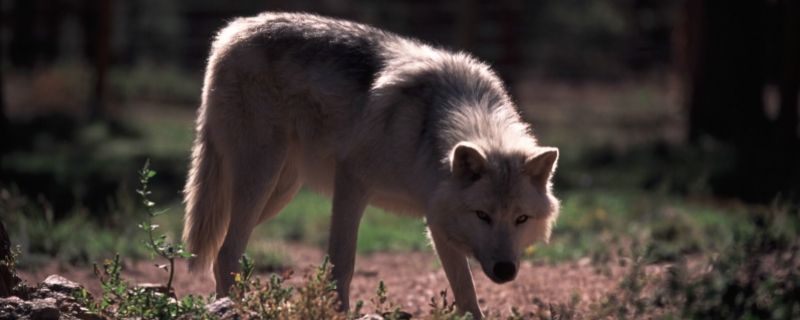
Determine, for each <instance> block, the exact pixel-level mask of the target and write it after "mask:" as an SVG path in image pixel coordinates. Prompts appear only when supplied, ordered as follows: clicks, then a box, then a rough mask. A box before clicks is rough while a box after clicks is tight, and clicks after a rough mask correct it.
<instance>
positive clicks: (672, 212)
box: [528, 189, 753, 262]
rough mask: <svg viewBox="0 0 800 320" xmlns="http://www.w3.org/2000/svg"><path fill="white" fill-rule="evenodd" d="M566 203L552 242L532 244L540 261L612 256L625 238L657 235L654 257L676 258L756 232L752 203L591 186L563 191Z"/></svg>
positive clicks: (532, 253) (533, 253) (531, 255)
mask: <svg viewBox="0 0 800 320" xmlns="http://www.w3.org/2000/svg"><path fill="white" fill-rule="evenodd" d="M561 198H562V199H563V202H562V209H561V214H560V216H559V219H558V221H557V224H556V227H555V228H554V229H553V235H552V237H551V241H550V244H549V245H543V244H538V245H536V246H535V249H532V250H529V251H528V252H529V255H528V256H529V258H530V259H533V260H535V261H544V262H558V261H563V260H573V259H579V258H583V257H590V258H593V259H594V260H600V261H601V262H602V261H603V260H607V259H608V258H609V257H610V256H611V255H612V253H613V252H614V251H615V250H616V249H618V248H619V247H622V246H625V243H624V242H625V241H629V240H630V239H639V240H642V241H648V240H653V241H654V243H655V246H654V247H653V249H652V250H653V251H652V253H651V254H652V255H651V257H650V259H652V260H653V261H654V262H655V261H674V260H675V259H677V258H678V257H679V256H681V255H684V254H691V253H698V252H702V251H708V250H715V249H719V248H721V247H724V246H726V245H730V244H731V243H732V242H733V240H734V235H735V234H737V233H748V232H752V230H753V227H752V224H751V223H750V222H749V220H748V215H747V214H746V207H743V206H742V207H735V206H729V207H720V206H718V205H711V204H705V203H699V202H690V201H687V200H683V199H681V198H679V197H674V196H667V195H659V194H654V193H648V192H635V191H620V190H605V189H589V190H576V191H571V192H569V193H567V194H564V195H562V196H561Z"/></svg>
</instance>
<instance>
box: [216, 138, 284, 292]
mask: <svg viewBox="0 0 800 320" xmlns="http://www.w3.org/2000/svg"><path fill="white" fill-rule="evenodd" d="M270 131H271V132H269V134H267V135H264V134H263V132H258V133H255V132H254V133H252V135H250V134H247V135H245V136H244V139H241V140H239V141H231V146H229V148H232V149H233V150H235V152H232V153H230V157H228V159H226V160H228V162H227V165H228V166H227V169H228V170H229V172H230V177H231V180H230V182H231V189H232V192H231V201H230V205H231V218H230V223H229V224H228V232H227V234H226V236H225V241H224V242H223V243H222V247H221V248H220V250H219V253H218V254H217V259H216V261H215V263H214V278H215V279H216V281H217V294H218V295H220V296H224V295H227V294H228V291H229V290H230V287H231V285H233V283H234V277H233V274H234V273H235V272H237V271H239V263H238V261H239V258H240V257H241V256H242V254H244V251H245V248H246V247H247V241H248V240H249V239H250V234H251V233H252V232H253V229H254V228H255V226H256V225H257V224H258V222H259V221H260V218H261V216H262V213H263V212H264V211H265V208H266V205H267V203H268V201H269V200H270V198H271V195H272V193H273V191H274V190H275V187H276V185H277V183H278V180H279V177H280V173H281V170H282V168H283V166H284V163H285V161H286V154H287V149H288V138H287V137H286V134H285V133H284V132H282V131H280V130H278V129H275V130H270Z"/></svg>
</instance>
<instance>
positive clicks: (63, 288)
mask: <svg viewBox="0 0 800 320" xmlns="http://www.w3.org/2000/svg"><path fill="white" fill-rule="evenodd" d="M42 284H43V285H44V287H46V288H47V289H50V291H53V292H61V293H64V294H66V295H70V294H72V293H73V292H76V291H80V290H83V286H82V285H80V284H78V283H76V282H73V281H70V280H67V279H66V278H64V277H62V276H59V275H55V274H54V275H51V276H49V277H47V279H44V282H42Z"/></svg>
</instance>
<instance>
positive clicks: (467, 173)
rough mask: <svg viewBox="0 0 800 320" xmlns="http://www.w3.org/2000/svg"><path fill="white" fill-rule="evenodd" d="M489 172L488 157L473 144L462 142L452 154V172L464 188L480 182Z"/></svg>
mask: <svg viewBox="0 0 800 320" xmlns="http://www.w3.org/2000/svg"><path fill="white" fill-rule="evenodd" d="M488 170H489V161H487V160H486V155H484V154H483V151H481V149H480V147H478V146H476V145H475V144H473V143H470V142H460V143H458V144H457V145H456V147H455V148H453V152H452V153H450V172H451V173H452V174H453V179H456V180H458V181H461V182H462V186H464V187H467V186H469V185H471V184H472V183H473V182H475V181H478V180H479V179H480V178H481V176H483V175H484V174H486V172H487V171H488Z"/></svg>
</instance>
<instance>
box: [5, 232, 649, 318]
mask: <svg viewBox="0 0 800 320" xmlns="http://www.w3.org/2000/svg"><path fill="white" fill-rule="evenodd" d="M288 246H289V247H288V248H287V251H288V252H290V253H291V255H292V269H294V270H295V275H294V277H293V278H292V279H291V280H290V281H289V284H290V285H299V284H301V283H302V281H303V275H304V274H307V273H309V272H310V271H311V265H312V264H314V265H316V264H319V263H320V262H321V261H322V257H323V254H324V253H323V251H322V250H320V249H317V248H311V247H307V246H302V245H288ZM156 262H158V263H163V261H161V260H158V259H157V260H156V261H155V262H153V261H136V262H132V261H127V262H125V265H124V267H123V276H124V277H125V278H127V279H130V280H131V282H132V283H157V282H166V280H167V274H166V273H165V272H164V271H163V270H160V269H157V268H156V267H154V266H153V265H154V264H155V263H156ZM256 263H258V261H256ZM608 267H609V268H610V270H611V276H610V277H609V276H607V275H603V274H602V273H600V272H598V271H597V267H596V266H593V265H592V264H591V263H589V261H588V259H582V260H579V261H576V262H566V263H561V264H557V265H550V264H533V263H531V262H527V261H526V262H523V263H522V265H521V268H520V271H519V274H518V276H517V279H516V280H514V281H513V282H511V283H508V284H504V285H497V284H494V283H492V282H491V281H490V280H489V279H488V278H487V277H486V276H485V275H484V274H483V272H482V271H481V270H480V267H479V266H478V265H477V263H472V268H473V276H474V278H475V285H476V290H477V293H478V298H479V302H480V305H481V307H482V309H483V310H484V313H486V312H487V311H488V312H500V313H501V314H502V315H509V314H510V307H511V306H517V307H518V308H519V309H520V311H523V312H530V311H537V309H536V308H537V307H536V305H535V304H534V303H533V301H534V299H539V300H541V301H543V302H545V303H568V302H569V301H570V299H571V298H572V297H573V296H574V295H576V294H578V295H580V303H579V305H578V310H579V311H580V312H581V313H585V312H586V311H588V310H589V305H590V304H591V303H592V302H595V301H598V299H599V298H600V297H601V296H602V295H603V294H605V293H606V292H608V291H609V290H613V289H615V288H616V287H617V284H618V283H619V281H620V279H621V277H622V274H623V272H624V269H623V268H621V267H619V266H617V265H616V264H614V265H609V266H608ZM650 268H655V269H659V268H660V267H650ZM20 271H21V276H22V278H23V279H25V280H27V281H28V283H29V284H34V283H38V282H41V281H43V280H44V279H45V278H46V277H47V276H48V275H51V274H59V275H61V276H63V277H65V278H67V279H69V280H72V281H76V282H78V283H81V284H83V285H84V286H86V287H87V289H88V290H89V291H91V292H92V293H93V294H94V295H95V297H97V296H98V295H99V293H100V283H99V281H98V280H97V279H96V278H95V277H94V275H93V274H92V272H91V267H80V268H76V267H70V266H64V265H63V264H62V265H60V264H59V263H58V262H53V263H51V264H50V265H47V266H43V267H41V268H39V269H38V270H35V271H33V272H31V271H26V270H20ZM651 272H659V270H649V272H648V273H651ZM259 275H260V276H261V277H262V278H265V277H266V276H268V273H261V274H259ZM379 280H383V281H384V282H385V283H386V286H387V288H388V298H389V299H388V300H389V301H390V302H392V303H394V304H395V305H402V308H403V310H404V311H406V312H409V313H411V314H413V315H414V316H415V317H421V316H423V315H426V314H428V312H429V311H430V306H429V303H430V299H431V298H432V297H436V298H437V301H440V300H441V299H440V298H439V292H440V291H442V290H445V289H448V288H449V286H448V284H447V280H446V278H445V275H444V271H443V270H442V269H441V267H439V262H438V259H437V258H436V256H435V255H434V254H433V253H422V252H416V253H379V254H373V255H367V256H359V257H357V259H356V271H355V275H354V277H353V282H352V285H351V299H350V300H351V305H352V304H353V303H354V301H356V300H363V301H364V310H372V308H373V307H374V306H373V305H372V303H370V302H369V299H370V298H372V297H374V296H375V291H376V288H377V286H378V281H379ZM174 286H175V288H176V292H177V294H178V296H179V297H181V296H184V295H188V294H207V293H210V292H212V291H213V289H214V281H213V278H212V277H211V276H210V275H194V274H189V273H188V272H187V266H186V263H185V261H181V262H180V263H179V264H178V267H177V269H176V273H175V285H174ZM449 291H450V290H449V289H448V292H449ZM448 298H449V299H452V295H449V296H448Z"/></svg>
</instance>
